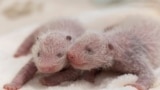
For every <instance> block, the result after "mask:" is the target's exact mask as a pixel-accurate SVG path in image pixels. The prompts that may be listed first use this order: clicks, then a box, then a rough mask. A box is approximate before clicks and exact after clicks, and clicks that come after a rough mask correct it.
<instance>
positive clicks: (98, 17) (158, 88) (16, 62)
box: [0, 7, 160, 90]
mask: <svg viewBox="0 0 160 90" xmlns="http://www.w3.org/2000/svg"><path fill="white" fill-rule="evenodd" d="M132 14H142V15H143V14H150V15H156V12H154V11H152V10H149V9H145V8H141V9H139V8H126V7H119V8H111V9H108V10H102V11H93V12H88V13H87V14H82V15H79V16H76V17H72V18H76V19H79V20H80V21H82V22H83V23H84V24H85V25H86V27H88V29H101V28H103V27H102V26H105V25H110V24H111V23H115V22H117V21H118V20H119V19H120V18H122V17H124V16H127V15H132ZM104 18H105V19H104ZM101 21H102V22H103V23H104V22H105V23H106V24H105V25H100V24H96V22H101ZM91 22H94V23H91ZM102 22H101V23H102ZM37 26H38V25H31V26H28V27H24V28H21V29H19V30H15V31H14V32H12V33H9V34H6V35H3V36H1V37H0V62H1V63H0V90H2V88H3V85H4V84H5V83H8V82H10V81H11V80H12V79H13V77H14V76H15V74H16V73H17V72H18V71H19V69H21V67H22V66H23V65H24V64H25V63H26V62H27V61H28V59H29V58H30V56H26V57H21V58H13V53H14V52H15V50H16V49H17V48H18V46H19V44H20V43H21V42H22V41H23V40H24V38H25V37H26V36H27V35H28V34H29V33H31V31H33V29H34V28H36V27H37ZM154 73H155V75H156V78H157V79H156V81H155V83H154V85H153V87H152V88H151V89H150V90H160V68H158V69H156V70H155V71H154ZM40 76H41V75H36V76H35V78H34V79H33V80H31V81H30V82H28V83H27V84H25V85H24V86H23V87H22V88H21V90H136V89H135V88H134V87H131V86H124V85H125V84H128V83H134V82H135V81H136V80H137V77H136V76H134V75H131V74H126V75H116V74H113V73H109V72H106V73H103V74H101V75H100V76H99V77H98V78H96V83H95V84H91V83H88V82H86V81H84V80H79V81H75V82H68V83H63V84H61V85H58V86H53V87H46V86H42V85H40V83H39V82H38V78H39V77H40Z"/></svg>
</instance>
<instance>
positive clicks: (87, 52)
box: [67, 16, 160, 90]
mask: <svg viewBox="0 0 160 90" xmlns="http://www.w3.org/2000/svg"><path fill="white" fill-rule="evenodd" d="M159 38H160V22H159V21H158V20H154V19H150V18H148V17H140V16H133V17H130V18H126V20H124V22H122V23H120V24H119V25H117V26H115V27H113V28H111V30H109V31H107V32H106V33H104V32H88V33H86V34H84V35H82V36H81V37H80V38H79V39H78V40H77V41H76V42H75V43H74V45H73V46H72V47H71V48H70V49H69V50H68V54H67V56H68V60H69V62H70V64H71V65H72V66H73V67H74V68H77V69H81V70H92V69H96V68H104V69H105V68H107V69H109V70H113V71H116V72H120V73H132V74H135V75H137V76H138V80H137V81H136V82H135V83H131V84H127V85H131V86H133V87H136V88H137V89H138V90H148V89H149V88H150V87H151V86H152V85H153V83H154V80H155V76H154V74H153V71H152V70H153V69H154V68H156V67H157V66H158V65H159V64H160V61H159V60H160V55H159V53H160V39H159Z"/></svg>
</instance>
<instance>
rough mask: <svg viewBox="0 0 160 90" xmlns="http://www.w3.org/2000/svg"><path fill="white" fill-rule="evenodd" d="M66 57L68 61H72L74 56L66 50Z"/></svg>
mask: <svg viewBox="0 0 160 90" xmlns="http://www.w3.org/2000/svg"><path fill="white" fill-rule="evenodd" d="M67 58H68V60H69V62H72V61H73V60H74V58H75V57H74V55H73V54H72V53H70V52H68V53H67Z"/></svg>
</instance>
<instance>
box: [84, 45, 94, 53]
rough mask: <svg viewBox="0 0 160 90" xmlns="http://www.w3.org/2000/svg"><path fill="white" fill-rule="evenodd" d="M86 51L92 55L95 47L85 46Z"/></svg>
mask: <svg viewBox="0 0 160 90" xmlns="http://www.w3.org/2000/svg"><path fill="white" fill-rule="evenodd" d="M85 51H86V53H88V54H90V55H92V54H94V51H93V49H92V48H90V47H88V46H86V47H85Z"/></svg>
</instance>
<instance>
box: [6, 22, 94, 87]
mask: <svg viewBox="0 0 160 90" xmlns="http://www.w3.org/2000/svg"><path fill="white" fill-rule="evenodd" d="M47 29H49V30H53V31H54V30H66V33H67V32H71V33H70V34H71V35H72V34H74V35H75V37H76V36H79V35H81V34H82V33H83V32H84V29H83V28H82V26H80V25H79V23H77V22H75V21H72V20H62V21H61V20H60V21H57V22H53V23H49V24H46V25H44V26H42V27H40V28H38V29H37V30H36V31H35V32H33V33H32V34H31V35H29V36H28V37H27V38H26V39H25V40H24V42H23V43H22V44H21V45H20V47H19V48H18V50H17V52H16V53H15V55H14V57H20V56H23V55H26V54H28V53H29V52H30V49H31V48H32V46H33V44H34V43H36V40H37V36H38V37H39V34H41V33H43V32H44V33H45V32H47ZM62 32H64V31H62ZM53 34H54V35H57V34H58V35H61V33H59V32H58V33H53ZM62 35H63V37H64V38H63V37H55V38H52V36H48V37H49V38H47V39H46V40H48V39H49V40H48V41H45V42H44V43H43V42H42V44H44V45H50V44H51V45H54V44H53V43H55V45H58V46H57V47H60V46H61V45H63V47H64V45H70V43H71V42H70V39H72V37H71V38H70V37H69V38H68V37H67V38H66V35H65V34H63V33H62ZM57 38H58V39H59V40H66V39H68V40H69V41H67V40H66V41H58V40H57ZM65 38H66V39H65ZM55 39H56V40H55ZM53 40H55V42H53V43H51V42H52V41H53ZM56 41H57V42H56ZM61 42H62V44H59V43H61ZM56 43H58V44H56ZM57 47H56V46H53V47H52V48H54V49H55V50H52V51H55V53H56V51H57V52H58V50H59V49H58V48H57ZM61 48H62V47H61ZM66 48H67V46H66ZM50 49H51V48H50ZM56 49H57V50H56ZM64 50H65V49H64ZM61 51H62V50H61ZM64 53H65V52H64ZM42 54H44V55H42ZM49 54H50V52H48V53H47V54H46V53H45V52H41V60H35V58H32V60H30V61H29V62H28V63H27V64H26V65H25V66H24V67H23V68H22V69H21V70H20V71H19V72H18V74H17V75H16V76H15V78H14V79H13V80H12V82H11V83H9V84H6V85H4V89H6V90H17V89H19V88H21V87H22V86H23V85H24V84H25V83H27V82H28V81H29V80H30V79H32V77H33V76H34V75H35V73H36V72H37V71H40V72H42V73H53V74H52V75H50V76H47V77H42V78H41V79H40V83H41V84H43V85H47V86H54V85H58V84H60V83H61V82H64V81H70V80H76V79H78V78H79V77H80V75H81V70H75V69H73V68H72V67H70V66H62V67H60V68H59V65H61V64H62V63H59V61H62V62H63V58H62V59H61V60H56V59H54V57H53V58H51V59H50V58H49V57H51V56H48V55H49ZM45 56H47V57H45ZM39 58H40V57H38V59H39ZM45 58H46V59H45ZM57 59H58V58H57ZM47 60H48V61H47ZM54 60H55V61H54ZM64 60H67V59H65V58H64ZM56 61H57V62H56ZM64 63H65V62H64ZM48 65H50V66H48ZM54 65H55V66H54ZM64 65H65V64H64ZM63 68H64V69H63ZM95 73H97V72H95ZM88 75H90V76H91V77H93V79H94V77H95V76H96V75H95V74H94V73H92V74H90V72H89V73H88ZM88 75H87V74H86V75H85V76H86V77H89V76H88ZM84 79H86V78H84ZM86 80H87V79H86ZM90 81H94V80H90Z"/></svg>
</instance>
